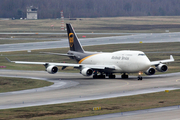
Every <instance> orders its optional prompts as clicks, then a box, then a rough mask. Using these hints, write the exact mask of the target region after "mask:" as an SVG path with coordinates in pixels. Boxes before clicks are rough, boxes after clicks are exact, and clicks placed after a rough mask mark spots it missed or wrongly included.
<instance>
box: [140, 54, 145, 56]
mask: <svg viewBox="0 0 180 120" xmlns="http://www.w3.org/2000/svg"><path fill="white" fill-rule="evenodd" d="M138 56H146V55H145V54H138Z"/></svg>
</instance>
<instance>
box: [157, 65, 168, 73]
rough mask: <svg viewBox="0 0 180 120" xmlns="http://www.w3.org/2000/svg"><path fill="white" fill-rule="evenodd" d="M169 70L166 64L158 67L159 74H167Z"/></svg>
mask: <svg viewBox="0 0 180 120" xmlns="http://www.w3.org/2000/svg"><path fill="white" fill-rule="evenodd" d="M167 69H168V67H167V65H165V64H159V65H158V66H157V67H156V70H157V71H159V72H166V71H167Z"/></svg>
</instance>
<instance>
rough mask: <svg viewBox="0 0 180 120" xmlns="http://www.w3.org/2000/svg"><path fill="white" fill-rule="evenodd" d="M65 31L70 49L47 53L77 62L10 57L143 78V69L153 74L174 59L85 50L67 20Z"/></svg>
mask: <svg viewBox="0 0 180 120" xmlns="http://www.w3.org/2000/svg"><path fill="white" fill-rule="evenodd" d="M66 27H67V34H68V39H69V47H70V50H69V51H68V52H67V54H60V53H50V52H44V53H47V54H54V55H63V56H68V57H70V58H71V59H74V60H76V61H77V64H71V63H51V62H25V61H10V60H9V59H8V58H7V60H8V61H10V62H14V63H19V64H37V65H38V64H39V65H44V66H45V67H46V71H47V72H48V73H50V74H55V73H57V72H58V67H59V66H61V67H62V70H63V69H65V68H66V67H74V68H77V69H79V70H80V73H81V74H82V75H84V76H91V75H92V76H93V78H94V79H95V78H105V77H106V76H107V77H109V78H115V77H116V76H115V73H121V74H122V75H121V77H122V78H123V79H124V78H128V74H129V73H138V78H137V79H138V80H142V76H141V75H142V73H145V74H146V75H153V74H155V69H154V68H153V67H151V66H155V68H156V70H157V71H159V72H165V71H167V69H168V67H167V65H165V64H163V63H167V62H173V61H174V58H173V56H172V55H171V56H170V59H166V60H159V61H150V60H149V59H148V57H147V56H146V55H145V54H144V52H142V51H132V50H122V51H116V52H111V53H110V52H87V51H84V49H83V48H82V46H81V43H80V41H79V39H78V37H77V35H76V33H75V31H74V30H73V28H72V26H71V24H66Z"/></svg>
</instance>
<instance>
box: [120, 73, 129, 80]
mask: <svg viewBox="0 0 180 120" xmlns="http://www.w3.org/2000/svg"><path fill="white" fill-rule="evenodd" d="M128 77H129V76H128V75H126V73H123V74H122V75H121V78H122V79H128Z"/></svg>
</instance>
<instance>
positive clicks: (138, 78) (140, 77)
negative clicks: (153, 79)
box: [137, 72, 143, 80]
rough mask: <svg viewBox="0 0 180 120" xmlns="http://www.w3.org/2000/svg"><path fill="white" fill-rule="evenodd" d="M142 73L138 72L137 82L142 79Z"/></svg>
mask: <svg viewBox="0 0 180 120" xmlns="http://www.w3.org/2000/svg"><path fill="white" fill-rule="evenodd" d="M142 74H143V73H142V72H139V75H138V77H137V80H142V79H143V78H142V76H141V75H142Z"/></svg>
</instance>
